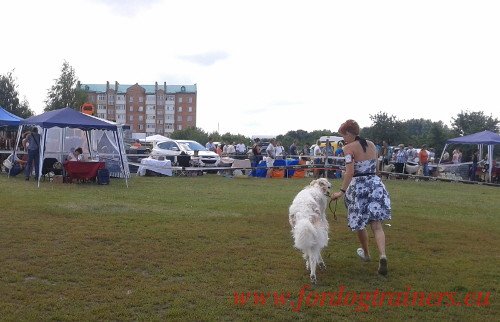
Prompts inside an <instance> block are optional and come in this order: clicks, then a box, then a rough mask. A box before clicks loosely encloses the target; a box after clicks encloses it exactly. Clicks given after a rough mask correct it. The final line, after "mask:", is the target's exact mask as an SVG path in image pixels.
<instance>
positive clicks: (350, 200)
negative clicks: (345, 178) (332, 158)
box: [344, 160, 391, 231]
mask: <svg viewBox="0 0 500 322" xmlns="http://www.w3.org/2000/svg"><path fill="white" fill-rule="evenodd" d="M376 166H377V164H376V160H364V161H355V162H354V177H353V178H352V180H351V183H350V184H349V187H348V188H347V191H346V194H345V199H344V200H345V203H346V207H347V212H348V226H349V228H351V230H353V231H355V230H362V229H363V228H365V226H366V225H367V224H368V223H370V222H371V221H382V220H390V219H391V200H390V198H389V193H388V192H387V190H386V189H385V185H384V183H383V182H382V180H381V179H380V178H379V177H378V176H377V175H375V170H376Z"/></svg>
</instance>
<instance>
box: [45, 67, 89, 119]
mask: <svg viewBox="0 0 500 322" xmlns="http://www.w3.org/2000/svg"><path fill="white" fill-rule="evenodd" d="M54 82H55V84H54V85H52V87H51V88H50V90H49V91H48V93H47V100H46V101H45V104H46V106H45V109H44V110H45V111H53V110H57V109H60V108H64V107H71V108H74V109H75V110H80V107H81V106H82V104H83V103H85V99H86V95H85V93H84V92H83V91H82V90H80V89H79V88H77V83H78V78H77V77H76V74H75V70H74V68H73V67H71V66H70V65H69V63H68V62H67V61H64V63H63V65H62V68H61V76H60V77H59V78H58V79H55V80H54Z"/></svg>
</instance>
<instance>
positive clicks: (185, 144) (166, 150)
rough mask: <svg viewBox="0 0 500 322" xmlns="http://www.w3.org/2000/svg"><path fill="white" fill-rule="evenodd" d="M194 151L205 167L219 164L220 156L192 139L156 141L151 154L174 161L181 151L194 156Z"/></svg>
mask: <svg viewBox="0 0 500 322" xmlns="http://www.w3.org/2000/svg"><path fill="white" fill-rule="evenodd" d="M195 151H198V155H199V156H200V159H201V161H202V162H203V165H204V166H205V167H216V166H218V165H219V162H220V157H219V155H218V154H217V153H215V152H213V151H209V150H207V149H206V148H205V147H204V146H203V145H201V144H200V143H198V142H196V141H192V140H166V141H161V142H158V143H157V144H156V145H155V147H153V150H152V151H151V155H153V156H164V157H165V158H167V159H170V160H172V161H174V158H175V156H177V155H179V154H181V152H185V153H187V154H188V155H190V156H194V154H195Z"/></svg>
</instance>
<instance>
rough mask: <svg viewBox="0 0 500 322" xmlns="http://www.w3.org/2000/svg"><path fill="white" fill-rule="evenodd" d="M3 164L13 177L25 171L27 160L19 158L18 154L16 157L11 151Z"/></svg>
mask: <svg viewBox="0 0 500 322" xmlns="http://www.w3.org/2000/svg"><path fill="white" fill-rule="evenodd" d="M3 166H4V167H5V171H6V172H7V173H8V174H9V175H10V176H12V177H13V176H17V175H18V174H19V173H21V172H23V170H24V167H25V166H26V161H25V160H21V159H19V158H18V157H17V155H16V156H15V157H14V154H12V153H11V154H10V155H9V156H8V157H7V159H5V160H4V162H3Z"/></svg>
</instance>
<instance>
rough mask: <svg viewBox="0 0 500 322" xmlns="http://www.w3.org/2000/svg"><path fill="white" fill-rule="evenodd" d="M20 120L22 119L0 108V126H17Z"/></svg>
mask: <svg viewBox="0 0 500 322" xmlns="http://www.w3.org/2000/svg"><path fill="white" fill-rule="evenodd" d="M21 120H23V119H22V118H20V117H19V116H17V115H14V114H12V113H10V112H8V111H6V110H5V109H4V108H3V107H1V106H0V125H12V126H18V125H19V122H20V121H21Z"/></svg>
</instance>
